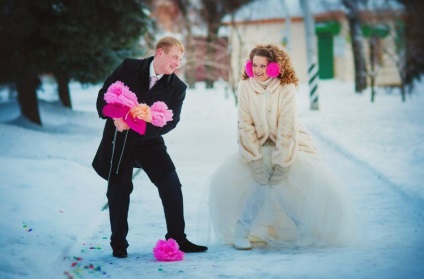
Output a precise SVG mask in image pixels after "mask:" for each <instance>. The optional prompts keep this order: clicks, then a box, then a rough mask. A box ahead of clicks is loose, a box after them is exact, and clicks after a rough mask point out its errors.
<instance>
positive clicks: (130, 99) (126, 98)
mask: <svg viewBox="0 0 424 279" xmlns="http://www.w3.org/2000/svg"><path fill="white" fill-rule="evenodd" d="M104 99H105V101H106V103H108V104H120V105H124V106H127V107H130V108H132V107H133V106H136V105H138V101H137V96H136V95H135V94H134V93H133V92H131V90H130V89H129V88H128V86H126V85H125V84H124V83H123V82H122V81H119V80H118V81H115V82H114V83H112V84H111V85H110V86H109V88H108V89H107V91H106V93H105V95H104Z"/></svg>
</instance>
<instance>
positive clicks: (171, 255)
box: [153, 238, 184, 262]
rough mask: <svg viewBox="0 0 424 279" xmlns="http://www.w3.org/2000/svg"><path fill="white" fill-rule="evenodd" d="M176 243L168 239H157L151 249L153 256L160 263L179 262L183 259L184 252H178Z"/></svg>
mask: <svg viewBox="0 0 424 279" xmlns="http://www.w3.org/2000/svg"><path fill="white" fill-rule="evenodd" d="M179 248H180V247H179V246H178V243H177V242H176V241H175V240H174V239H172V238H170V239H168V240H162V239H159V240H158V242H157V243H156V246H155V247H154V248H153V255H154V256H155V258H156V260H158V261H160V262H172V261H181V260H183V258H184V252H182V251H180V250H179Z"/></svg>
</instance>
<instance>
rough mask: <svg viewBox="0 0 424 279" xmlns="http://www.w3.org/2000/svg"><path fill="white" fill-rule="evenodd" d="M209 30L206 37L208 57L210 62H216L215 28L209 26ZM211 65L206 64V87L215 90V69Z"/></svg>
mask: <svg viewBox="0 0 424 279" xmlns="http://www.w3.org/2000/svg"><path fill="white" fill-rule="evenodd" d="M208 29H209V30H208V35H207V37H206V57H207V60H208V61H210V62H212V61H214V58H215V48H214V47H212V43H213V41H214V40H213V35H214V34H213V32H214V31H213V27H211V26H208ZM210 64H211V63H206V66H205V86H206V88H209V89H211V88H213V82H214V79H213V77H214V76H215V73H214V71H215V68H214V67H212V66H211V65H210Z"/></svg>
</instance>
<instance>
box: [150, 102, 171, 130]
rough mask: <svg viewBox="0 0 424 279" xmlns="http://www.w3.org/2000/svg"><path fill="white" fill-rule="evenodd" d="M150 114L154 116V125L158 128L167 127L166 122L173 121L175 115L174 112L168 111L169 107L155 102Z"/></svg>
mask: <svg viewBox="0 0 424 279" xmlns="http://www.w3.org/2000/svg"><path fill="white" fill-rule="evenodd" d="M150 113H151V115H152V124H153V125H155V126H157V127H163V126H165V124H166V122H168V121H171V120H172V117H173V116H174V114H173V113H172V110H169V109H168V106H167V105H166V104H165V103H164V102H160V101H158V102H155V103H154V104H153V105H152V106H151V107H150Z"/></svg>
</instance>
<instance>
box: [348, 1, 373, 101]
mask: <svg viewBox="0 0 424 279" xmlns="http://www.w3.org/2000/svg"><path fill="white" fill-rule="evenodd" d="M342 3H343V5H344V6H345V7H346V8H347V18H348V22H349V30H350V36H351V42H352V51H353V59H354V65H355V92H357V93H360V92H362V91H363V90H365V89H366V88H367V69H366V62H365V54H364V46H363V42H364V38H363V36H362V30H361V18H360V14H359V0H342Z"/></svg>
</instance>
